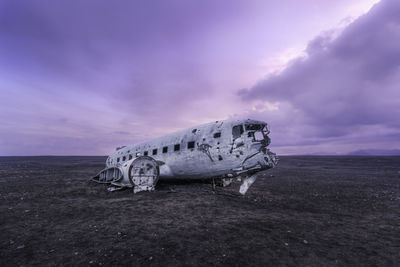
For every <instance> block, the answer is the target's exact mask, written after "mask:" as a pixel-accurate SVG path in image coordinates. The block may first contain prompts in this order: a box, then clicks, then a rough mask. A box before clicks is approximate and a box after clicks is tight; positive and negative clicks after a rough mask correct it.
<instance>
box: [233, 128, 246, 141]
mask: <svg viewBox="0 0 400 267" xmlns="http://www.w3.org/2000/svg"><path fill="white" fill-rule="evenodd" d="M243 132H244V130H243V125H236V126H233V128H232V135H233V139H236V138H239V137H240V136H241V135H242V133H243Z"/></svg>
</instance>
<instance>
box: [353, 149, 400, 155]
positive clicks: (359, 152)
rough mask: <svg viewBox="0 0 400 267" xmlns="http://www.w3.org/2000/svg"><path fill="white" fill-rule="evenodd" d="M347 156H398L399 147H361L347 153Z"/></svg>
mask: <svg viewBox="0 0 400 267" xmlns="http://www.w3.org/2000/svg"><path fill="white" fill-rule="evenodd" d="M347 155H349V156H400V149H361V150H356V151H352V152H350V153H348V154H347Z"/></svg>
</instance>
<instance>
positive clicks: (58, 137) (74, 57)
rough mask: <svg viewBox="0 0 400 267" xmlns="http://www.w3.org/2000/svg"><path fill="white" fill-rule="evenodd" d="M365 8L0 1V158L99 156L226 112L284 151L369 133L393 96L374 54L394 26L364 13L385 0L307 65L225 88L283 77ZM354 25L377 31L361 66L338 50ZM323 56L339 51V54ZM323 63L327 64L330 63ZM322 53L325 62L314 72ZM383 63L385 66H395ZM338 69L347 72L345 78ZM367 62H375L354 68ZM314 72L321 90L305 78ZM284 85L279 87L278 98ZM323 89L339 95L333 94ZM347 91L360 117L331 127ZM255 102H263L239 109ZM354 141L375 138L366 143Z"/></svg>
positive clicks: (237, 1)
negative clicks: (253, 122) (262, 125)
mask: <svg viewBox="0 0 400 267" xmlns="http://www.w3.org/2000/svg"><path fill="white" fill-rule="evenodd" d="M376 2H377V0H351V1H349V0H337V1H335V3H334V4H332V1H315V0H304V1H297V0H285V1H275V2H274V1H264V0H255V1H242V0H233V1H229V2H227V1H213V0H202V1H181V0H165V1H153V0H150V1H128V0H120V1H105V0H87V1H78V0H70V1H69V0H68V1H62V0H61V1H56V2H55V1H52V0H41V1H29V0H20V1H12V0H0V155H38V154H80V155H82V154H108V153H110V151H112V150H113V149H114V148H115V147H116V146H120V145H126V144H131V143H135V142H139V141H142V140H145V139H149V138H152V137H156V136H160V135H163V134H166V133H169V132H172V131H175V130H179V129H183V128H186V127H190V126H193V125H196V124H200V123H204V122H208V121H212V120H220V119H225V118H228V117H234V116H251V117H252V116H255V117H257V116H258V117H260V118H261V119H263V120H266V121H269V122H271V125H272V126H273V133H274V135H275V136H274V144H275V145H279V146H281V147H282V146H287V145H288V144H289V145H290V146H292V147H293V151H289V152H290V153H291V152H293V153H295V152H296V151H298V150H299V149H298V148H296V146H298V144H301V145H303V144H304V143H305V142H307V143H308V144H310V145H319V144H320V140H319V138H335V137H340V136H341V137H343V139H342V141H343V140H344V139H345V138H349V134H348V133H349V131H350V130H351V127H364V126H365V125H367V126H368V127H369V126H370V127H375V126H377V124H376V123H375V121H377V120H380V119H381V117H382V116H386V113H390V112H387V110H385V109H384V108H383V107H382V105H386V106H387V109H388V110H389V109H391V108H392V105H393V103H394V102H395V101H396V99H395V98H394V97H393V95H392V93H391V92H392V89H390V88H393V87H395V85H396V84H398V80H396V77H397V76H396V74H395V71H394V70H393V73H392V74H390V75H389V74H388V73H386V72H384V70H383V68H386V67H387V64H389V61H388V60H387V59H383V58H382V59H381V58H380V56H381V55H379V56H378V55H377V57H376V58H374V55H375V53H376V52H375V51H374V50H375V49H377V50H378V52H379V51H382V50H384V49H386V50H387V52H388V53H389V52H390V49H391V48H390V47H391V45H395V42H396V41H398V40H397V39H392V40H393V42H392V43H390V41H389V38H388V37H387V35H388V34H389V33H391V31H394V32H396V31H397V30H396V29H397V28H396V27H397V26H396V24H394V25H393V26H391V27H392V28H390V27H389V26H388V28H387V29H386V32H385V31H383V29H381V24H382V21H381V20H382V19H385V18H381V15H379V14H378V15H375V14H374V12H375V13H384V12H386V11H385V10H386V9H385V8H384V6H386V5H388V4H387V3H386V2H385V3H382V5H381V6H383V7H381V9H385V10H383V11H379V10H378V8H376V10H378V11H373V12H370V13H369V14H368V15H366V18H363V20H365V21H367V22H368V21H370V20H372V19H373V18H376V17H378V19H376V20H377V22H376V23H373V22H368V23H369V25H366V26H362V25H361V26H354V25H355V24H357V23H358V24H360V22H359V21H361V19H360V20H357V22H356V23H354V24H352V26H351V27H352V28H355V30H351V28H349V29H346V30H345V32H344V33H343V35H341V36H340V37H339V38H338V39H337V40H331V38H332V36H331V35H329V34H327V35H325V36H321V37H320V38H319V39H317V40H315V41H314V42H313V44H310V45H309V48H308V51H307V53H308V59H307V60H301V59H300V60H297V61H294V62H292V66H291V67H290V68H287V69H286V70H284V71H283V72H282V73H281V75H277V76H275V77H270V78H269V79H267V80H266V81H264V82H261V83H260V84H259V85H257V86H255V87H254V88H252V89H250V90H249V91H246V92H245V93H243V94H242V96H241V97H242V98H243V99H245V100H246V101H241V97H240V96H238V95H237V92H236V89H237V88H244V87H248V86H249V85H251V84H253V83H254V81H256V80H257V79H259V78H260V77H262V76H263V75H265V73H267V72H268V71H269V70H271V69H275V68H277V67H280V68H281V69H282V62H285V61H286V59H287V58H288V57H292V56H293V54H294V55H297V52H298V51H299V48H300V50H301V48H303V47H304V45H305V44H306V43H307V42H308V41H309V40H311V39H312V37H314V36H316V35H317V34H318V33H320V32H321V31H322V30H325V29H329V28H332V27H335V26H337V24H338V23H339V22H340V21H344V22H343V23H345V22H346V21H349V20H351V18H348V17H349V16H350V17H352V16H353V17H357V16H359V15H360V14H361V13H363V12H365V11H367V10H368V9H369V8H370V7H371V6H372V5H373V4H374V3H376ZM393 12H395V11H393ZM394 16H395V15H393V14H392V17H394ZM392 17H388V18H386V20H387V21H389V20H394V18H392ZM343 19H345V20H343ZM343 23H341V24H343ZM342 26H343V25H342ZM368 27H370V29H368ZM357 28H362V29H365V30H366V32H364V33H363V34H364V35H367V34H369V31H370V30H371V34H373V33H374V32H380V34H381V35H383V37H382V38H380V40H377V39H374V38H376V36H373V35H371V37H370V38H372V39H373V40H372V41H369V42H370V45H371V47H369V49H370V50H371V51H373V53H372V54H369V53H368V54H367V55H364V56H362V55H359V57H360V58H362V59H363V60H364V61H362V60H360V59H359V58H356V57H357V56H356V54H357V53H358V52H359V50H358V48H351V47H346V46H343V45H342V47H340V46H339V44H340V43H342V44H346V42H347V41H346V39H352V40H353V39H354V38H366V37H363V36H364V35H361V36H356V37H351V36H350V37H351V38H350V37H346V32H349V31H359V30H357ZM357 34H359V33H357ZM347 35H352V34H351V33H347ZM393 37H396V36H393ZM341 38H342V39H345V40H344V41H339V39H341ZM354 42H355V44H354V45H357V42H356V41H355V40H354ZM359 42H361V44H362V43H363V42H364V40H363V39H362V40H360V41H359ZM334 44H337V46H338V47H337V48H334V47H333V45H334ZM389 48H390V49H389ZM351 49H353V50H356V51H355V52H356V53H353V50H351ZM325 50H329V51H331V52H329V53H328V52H326V51H325ZM386 50H385V51H386ZM287 51H289V53H287ZM290 51H291V52H290ZM292 52H293V53H292ZM365 52H366V51H365ZM335 53H339V54H340V55H342V56H345V55H346V56H345V58H343V59H340V57H339V56H335V55H334V54H335ZM287 54H290V56H288V55H287ZM347 54H350V55H347ZM389 56H390V55H387V56H385V58H388V57H389ZM333 57H336V58H337V61H338V62H335V61H331V58H333ZM351 57H355V58H353V59H351ZM324 58H326V60H327V61H329V62H330V65H327V64H324V65H323V64H319V63H318V62H321V61H324ZM380 60H381V61H382V62H381V61H380ZM390 60H391V61H392V64H393V66H394V65H395V64H396V58H395V57H394V56H393V57H392V56H391V57H390ZM339 61H343V62H345V61H348V62H350V63H351V64H349V66H348V67H347V71H345V69H344V68H343V67H341V66H342V65H346V64H340V62H339ZM372 61H374V64H375V65H374V66H375V67H368V66H366V65H363V64H364V63H365V64H369V62H372ZM313 62H317V63H313ZM357 62H358V63H357ZM356 64H360V66H357V65H356ZM378 65H379V66H378ZM381 65H382V66H381ZM338 68H339V69H340V72H338V70H337V69H338ZM352 68H357V71H355V70H353V69H352ZM374 68H375V69H374ZM392 68H393V69H394V67H392ZM307 69H308V70H307ZM323 69H324V70H323ZM376 69H379V70H382V72H378V71H376ZM314 71H315V75H314V77H317V76H318V77H319V79H320V80H321V81H320V82H318V81H317V80H316V78H315V79H314V80H312V79H310V78H309V73H310V72H314ZM318 71H319V73H320V74H319V75H317V72H318ZM330 71H333V72H335V73H333V74H332V73H330ZM349 72H353V73H354V74H355V75H357V76H355V77H351V76H350V75H348V73H349ZM368 73H373V74H374V75H375V76H376V77H375V76H373V77H372V76H371V79H370V80H368V81H367V80H365V89H364V90H365V92H364V95H365V97H364V98H368V99H365V100H363V99H361V96H362V94H361V95H360V94H356V93H354V90H358V89H354V88H356V87H357V88H358V86H359V83H358V81H359V80H360V79H362V77H365V76H367V75H368ZM334 75H340V76H343V77H340V79H339V78H334ZM303 76H304V79H303ZM324 76H326V77H325V78H324ZM378 76H379V77H378ZM323 79H331V81H330V82H327V84H329V86H330V87H322V86H320V85H322V84H323V81H322V80H323ZM345 79H347V81H346V82H345ZM307 81H308V83H309V85H306V83H307ZM283 84H286V85H287V86H285V89H280V88H281V87H282V85H283ZM334 84H336V85H337V86H338V87H340V90H339V89H335V90H337V93H334V91H332V90H333V89H332V88H334ZM351 84H353V85H354V86H352V85H351ZM378 84H381V85H385V88H381V89H380V91H381V93H383V90H386V91H385V92H387V94H391V97H390V99H387V100H383V99H381V98H376V99H375V101H376V102H373V103H369V102H368V101H370V100H371V98H369V96H370V95H371V94H372V93H375V88H376V87H377V86H378ZM343 85H345V86H346V88H350V89H351V90H350V89H348V91H345V90H344V89H345V88H344V87H343ZM295 86H300V87H296V88H297V89H296V88H295ZM317 86H319V87H320V90H319V91H318V90H316V89H315V88H316V87H317ZM390 86H391V87H390ZM342 87H343V88H342ZM273 88H275V89H273ZM266 90H267V91H270V93H268V94H265V93H264V92H265V91H266ZM352 90H353V91H352ZM300 91H301V93H299V92H300ZM339 92H340V93H339ZM352 92H353V93H352ZM309 95H311V97H310V96H309ZM352 95H357V99H358V101H354V109H357V110H358V111H359V112H360V113H362V114H363V115H364V114H365V117H363V120H364V121H361V119H359V117H358V115H357V114H355V113H351V114H353V115H346V116H345V118H343V120H339V119H338V118H339V117H340V116H341V115H342V114H343V113H345V111H343V110H344V109H345V108H347V109H349V108H348V107H347V104H346V103H345V102H343V101H342V100H341V99H342V98H346V99H349V97H350V96H352ZM256 98H260V99H262V101H258V102H257V101H256V102H257V103H252V102H253V101H254V99H256ZM311 99H313V100H311ZM361 100H362V101H361ZM303 101H304V103H307V104H306V105H303V104H302V102H303ZM390 101H392V102H390ZM250 102H251V103H250ZM310 102H312V103H310ZM366 104H368V105H370V107H371V109H370V110H369V109H367V108H365V107H364V105H366ZM340 105H343V106H345V108H340V107H339V106H340ZM356 105H359V106H360V107H358V108H357V107H356ZM253 106H254V107H253ZM319 106H320V107H322V106H323V107H324V109H323V112H321V110H322V109H321V108H319ZM252 107H253V109H251V108H252ZM339 111H340V112H339ZM349 111H352V110H349ZM310 114H311V115H312V116H311V115H310ZM351 116H353V119H352V117H351ZM374 116H375V117H374ZM326 118H330V119H332V125H329V124H327V123H326ZM346 120H347V121H346ZM355 120H356V121H357V124H354V123H353V121H355ZM382 123H383V124H384V126H385V127H386V128H387V129H386V128H385V129H386V130H385V132H387V133H388V132H390V133H392V134H396V133H397V132H396V131H394V130H393V129H397V128H396V127H397V126H396V123H397V122H396V121H393V122H392V123H389V121H388V119H386V120H385V121H384V122H382ZM342 126H343V127H342ZM378 126H379V125H378ZM329 127H330V128H331V129H329ZM379 129H382V128H381V127H379ZM367 130H368V129H367ZM277 134H279V135H277ZM344 137H345V138H344ZM365 138H370V139H371V140H373V141H374V142H376V139H374V138H372V137H371V136H370V135H368V136H366V137H365ZM343 142H344V141H343ZM376 148H381V146H380V145H379V144H377V147H376ZM357 149H358V147H357ZM326 150H327V151H328V150H329V148H326ZM285 151H287V150H284V149H282V150H281V151H279V149H278V151H277V152H285ZM329 151H331V150H329Z"/></svg>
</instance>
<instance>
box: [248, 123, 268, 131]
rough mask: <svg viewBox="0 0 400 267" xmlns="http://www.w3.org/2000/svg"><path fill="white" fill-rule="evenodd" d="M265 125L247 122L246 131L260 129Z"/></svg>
mask: <svg viewBox="0 0 400 267" xmlns="http://www.w3.org/2000/svg"><path fill="white" fill-rule="evenodd" d="M264 126H265V125H262V124H246V131H260V130H262V129H263V128H264Z"/></svg>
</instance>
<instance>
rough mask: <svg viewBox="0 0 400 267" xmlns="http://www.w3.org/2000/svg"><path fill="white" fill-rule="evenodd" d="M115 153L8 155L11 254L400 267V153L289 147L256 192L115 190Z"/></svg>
mask: <svg viewBox="0 0 400 267" xmlns="http://www.w3.org/2000/svg"><path fill="white" fill-rule="evenodd" d="M104 162H105V157H0V200H1V202H0V265H1V266H3V265H6V266H15V265H128V264H131V265H135V266H138V265H139V266H140V265H146V266H147V265H154V266H158V265H162V266H185V265H202V266H208V265H228V266H249V265H250V266H265V265H269V266H275V265H311V266H321V265H328V266H332V265H341V266H343V265H380V266H400V157H281V160H280V163H279V165H278V167H276V168H275V169H273V170H270V171H266V172H262V173H260V175H259V179H258V180H257V181H256V182H255V184H254V185H253V186H252V187H251V188H250V190H249V191H248V194H247V195H246V196H245V197H242V196H240V195H239V194H238V193H235V191H234V190H233V188H217V189H216V191H215V192H213V191H212V188H211V185H210V184H209V183H205V182H201V181H197V182H188V181H186V182H178V183H176V182H162V181H160V182H159V184H158V185H157V190H156V191H155V192H143V193H139V194H136V195H133V194H132V191H131V190H125V191H118V192H112V193H111V192H108V191H107V190H106V186H105V185H99V184H95V183H90V182H88V178H89V177H91V176H93V175H94V174H96V173H97V172H98V171H99V170H101V169H102V168H103V166H104Z"/></svg>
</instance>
